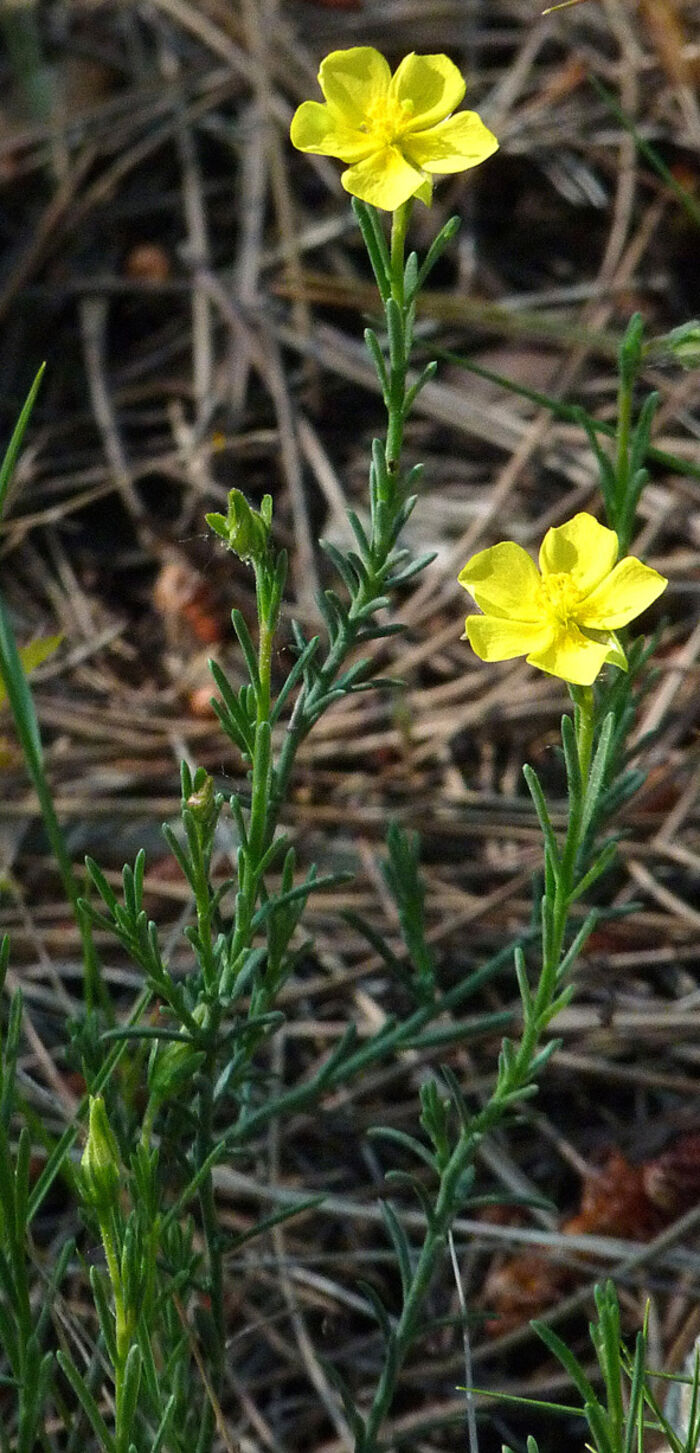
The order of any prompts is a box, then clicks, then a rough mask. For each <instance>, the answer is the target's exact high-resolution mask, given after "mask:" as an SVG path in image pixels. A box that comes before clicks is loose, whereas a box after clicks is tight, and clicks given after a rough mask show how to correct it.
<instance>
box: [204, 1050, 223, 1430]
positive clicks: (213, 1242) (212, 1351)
mask: <svg viewBox="0 0 700 1453" xmlns="http://www.w3.org/2000/svg"><path fill="white" fill-rule="evenodd" d="M215 1075H216V1065H215V1064H214V1063H213V1056H210V1057H209V1059H208V1060H207V1063H205V1064H204V1065H203V1066H202V1071H201V1079H200V1091H199V1114H198V1127H197V1160H198V1163H199V1164H200V1165H203V1164H204V1162H205V1161H206V1160H207V1158H208V1157H209V1155H210V1152H211V1149H212V1147H213V1144H214V1124H213V1111H214V1101H213V1093H212V1087H213V1084H214V1080H215ZM199 1205H200V1210H201V1215H202V1232H203V1235H204V1242H205V1245H206V1251H207V1271H208V1290H209V1297H210V1302H211V1306H210V1311H209V1317H208V1322H209V1329H210V1345H209V1347H208V1349H207V1351H208V1359H207V1370H208V1372H209V1374H210V1377H211V1383H212V1386H213V1388H214V1390H215V1392H216V1395H217V1397H218V1396H220V1393H221V1383H222V1378H223V1367H224V1350H225V1339H226V1328H225V1322H224V1277H223V1259H222V1253H221V1231H220V1227H219V1219H218V1215H217V1210H216V1200H215V1197H214V1181H213V1177H212V1172H211V1170H209V1171H207V1173H206V1175H205V1176H204V1178H203V1180H202V1183H201V1185H200V1188H199ZM214 1431H215V1419H214V1410H213V1408H212V1406H211V1402H210V1399H209V1398H208V1397H206V1398H205V1401H204V1405H203V1408H202V1420H201V1423H200V1426H199V1435H198V1438H197V1453H208V1450H210V1449H211V1446H212V1443H213V1439H214Z"/></svg>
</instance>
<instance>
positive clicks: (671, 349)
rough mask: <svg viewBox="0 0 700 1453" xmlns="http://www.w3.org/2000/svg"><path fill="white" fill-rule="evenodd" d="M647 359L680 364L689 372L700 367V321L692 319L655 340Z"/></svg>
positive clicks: (649, 348)
mask: <svg viewBox="0 0 700 1453" xmlns="http://www.w3.org/2000/svg"><path fill="white" fill-rule="evenodd" d="M647 357H648V358H650V359H651V360H652V361H656V360H658V361H659V362H669V363H670V362H673V363H678V364H680V366H681V368H685V369H687V370H688V372H689V371H690V370H691V369H692V368H698V367H700V319H698V318H692V319H691V320H690V322H688V323H681V325H680V327H678V328H672V329H671V332H670V333H663V334H662V336H661V337H660V338H653V339H652V341H651V342H650V343H649V344H648V351H647Z"/></svg>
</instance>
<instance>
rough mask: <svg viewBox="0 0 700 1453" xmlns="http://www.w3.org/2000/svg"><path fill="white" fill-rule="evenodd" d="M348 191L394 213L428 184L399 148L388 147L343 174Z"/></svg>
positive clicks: (374, 205) (343, 180) (364, 200)
mask: <svg viewBox="0 0 700 1453" xmlns="http://www.w3.org/2000/svg"><path fill="white" fill-rule="evenodd" d="M340 180H341V182H342V183H343V186H344V187H345V190H346V192H350V193H351V194H352V196H353V197H359V198H360V199H361V201H363V202H370V203H371V205H372V206H373V207H383V208H384V210H385V211H387V212H393V211H394V210H395V208H396V207H400V206H401V204H402V202H407V201H408V198H409V197H414V196H417V195H418V193H419V192H420V191H421V189H422V188H423V186H424V184H425V177H424V176H423V174H422V172H419V171H416V168H415V167H413V166H411V164H410V162H408V161H406V159H405V157H404V156H402V154H401V152H400V151H399V149H398V147H396V146H385V147H384V149H383V150H382V151H375V152H373V154H372V156H368V157H367V158H366V159H365V160H364V161H360V162H358V163H357V166H352V167H350V169H349V170H348V171H346V172H343V173H342V175H341V178H340Z"/></svg>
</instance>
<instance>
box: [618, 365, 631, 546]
mask: <svg viewBox="0 0 700 1453" xmlns="http://www.w3.org/2000/svg"><path fill="white" fill-rule="evenodd" d="M633 391H634V383H633V381H632V380H631V379H630V378H628V377H625V372H624V370H621V373H620V383H619V388H618V391H617V435H616V440H615V481H616V483H615V494H616V499H615V513H616V518H615V521H614V528H615V529H616V530H618V531H619V529H620V527H621V525H622V521H623V519H624V518H625V516H626V503H627V491H628V487H629V460H630V441H631V437H632V394H633Z"/></svg>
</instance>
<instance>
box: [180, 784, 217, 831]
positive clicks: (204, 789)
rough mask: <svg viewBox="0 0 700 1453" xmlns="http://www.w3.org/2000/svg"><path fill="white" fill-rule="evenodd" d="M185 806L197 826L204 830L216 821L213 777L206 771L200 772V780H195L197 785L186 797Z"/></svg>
mask: <svg viewBox="0 0 700 1453" xmlns="http://www.w3.org/2000/svg"><path fill="white" fill-rule="evenodd" d="M185 807H186V808H187V810H188V812H191V813H192V816H193V818H194V820H195V822H196V824H197V827H198V828H201V829H202V830H203V831H205V832H206V830H207V829H208V828H211V826H212V824H213V823H214V822H215V821H216V814H217V804H216V798H215V794H214V778H213V777H210V775H209V773H208V772H207V773H204V774H202V778H201V781H198V782H197V786H196V787H195V788H194V790H193V791H192V792H191V793H190V795H189V797H188V798H187V801H186V802H185Z"/></svg>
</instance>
